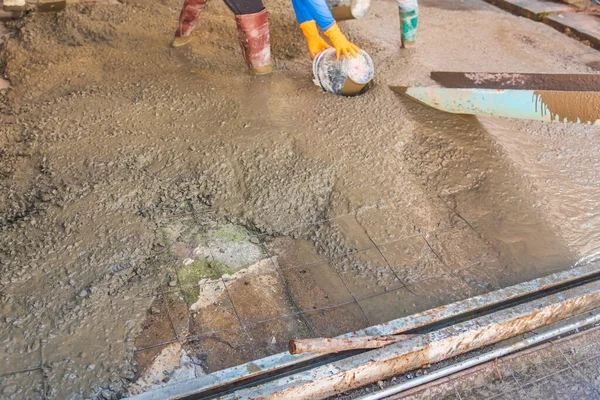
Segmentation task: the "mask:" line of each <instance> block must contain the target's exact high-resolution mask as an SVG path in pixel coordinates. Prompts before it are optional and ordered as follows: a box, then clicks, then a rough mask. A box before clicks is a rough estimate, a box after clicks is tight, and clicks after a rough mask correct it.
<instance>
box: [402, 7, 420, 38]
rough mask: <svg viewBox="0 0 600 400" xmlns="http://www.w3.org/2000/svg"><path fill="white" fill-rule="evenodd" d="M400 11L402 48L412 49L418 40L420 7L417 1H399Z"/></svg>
mask: <svg viewBox="0 0 600 400" xmlns="http://www.w3.org/2000/svg"><path fill="white" fill-rule="evenodd" d="M398 9H399V11H400V36H401V38H402V47H410V46H413V45H414V44H415V41H416V40H417V22H418V18H419V5H418V3H417V0H398Z"/></svg>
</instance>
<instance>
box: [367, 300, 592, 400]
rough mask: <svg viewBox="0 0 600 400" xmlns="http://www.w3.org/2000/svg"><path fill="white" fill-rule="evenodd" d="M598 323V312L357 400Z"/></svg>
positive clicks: (386, 393) (405, 387)
mask: <svg viewBox="0 0 600 400" xmlns="http://www.w3.org/2000/svg"><path fill="white" fill-rule="evenodd" d="M598 322H600V311H595V312H594V313H593V314H592V315H590V316H589V317H587V318H585V319H583V320H580V321H575V322H573V323H570V324H568V325H565V326H561V327H558V328H555V329H552V330H550V331H548V332H544V333H540V334H537V335H535V336H532V337H529V338H527V339H524V340H521V341H519V342H517V343H514V344H512V345H509V346H504V347H501V348H499V349H496V350H492V351H490V352H488V353H485V354H482V355H480V356H477V357H473V358H470V359H468V360H465V361H461V362H459V363H457V364H454V365H452V366H450V367H446V368H442V369H439V370H437V371H434V372H430V373H429V374H427V375H421V376H419V377H417V378H413V379H412V380H410V381H406V382H403V383H401V384H399V385H395V386H392V387H390V388H387V389H385V390H382V391H380V392H376V393H373V394H370V395H368V396H363V397H361V398H359V399H358V400H379V399H385V398H386V397H389V396H393V395H395V394H398V393H401V392H404V391H406V390H409V389H412V388H415V387H417V386H421V385H424V384H426V383H429V382H433V381H436V380H438V379H441V378H445V377H447V376H449V375H452V374H455V373H458V372H461V371H464V370H466V369H468V368H472V367H475V366H477V365H480V364H483V363H485V362H488V361H492V360H495V359H497V358H500V357H502V356H505V355H507V354H510V353H514V352H517V351H519V350H523V349H526V348H527V347H530V346H533V345H536V344H538V343H542V342H545V341H547V340H550V339H553V338H555V337H558V336H560V335H564V334H565V333H569V332H571V331H575V330H577V329H579V328H583V327H585V326H588V325H593V324H596V323H598Z"/></svg>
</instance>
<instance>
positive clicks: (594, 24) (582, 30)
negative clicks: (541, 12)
mask: <svg viewBox="0 0 600 400" xmlns="http://www.w3.org/2000/svg"><path fill="white" fill-rule="evenodd" d="M543 21H544V23H545V24H548V25H550V26H551V27H553V28H554V29H557V30H559V31H561V32H564V33H567V34H572V35H575V36H576V37H577V38H579V39H580V40H587V41H589V42H590V46H592V47H594V48H596V49H600V17H598V16H594V15H590V14H584V13H572V14H561V15H552V16H548V17H545V18H544V19H543Z"/></svg>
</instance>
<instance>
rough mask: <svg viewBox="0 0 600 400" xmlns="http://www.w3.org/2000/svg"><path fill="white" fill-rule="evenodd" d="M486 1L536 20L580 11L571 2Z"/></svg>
mask: <svg viewBox="0 0 600 400" xmlns="http://www.w3.org/2000/svg"><path fill="white" fill-rule="evenodd" d="M485 1H486V2H488V3H490V4H493V5H495V6H496V7H500V8H502V9H504V10H507V11H510V12H511V13H513V14H516V15H520V16H522V17H526V18H529V19H533V20H536V21H541V20H542V19H544V17H547V16H549V15H554V14H563V13H573V12H578V11H579V9H578V8H577V7H574V6H572V5H570V4H564V3H558V2H553V1H544V0H485Z"/></svg>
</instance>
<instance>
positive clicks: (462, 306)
mask: <svg viewBox="0 0 600 400" xmlns="http://www.w3.org/2000/svg"><path fill="white" fill-rule="evenodd" d="M599 277H600V268H599V266H598V265H597V264H594V263H590V264H585V265H581V266H576V267H574V268H572V269H569V270H567V271H563V272H559V273H556V274H552V275H550V276H547V277H543V278H538V279H535V280H532V281H529V282H524V283H521V284H518V285H515V286H511V287H508V288H504V289H500V290H498V291H494V292H491V293H487V294H484V295H480V296H476V297H473V298H469V299H466V300H463V301H459V302H456V303H452V304H448V305H444V306H441V307H436V308H434V309H431V310H427V311H424V312H421V313H417V314H414V315H411V316H407V317H404V318H400V319H397V320H394V321H390V322H387V323H384V324H380V325H376V326H372V327H369V328H366V329H364V330H361V331H358V332H353V333H349V334H346V335H343V336H342V337H352V336H359V335H360V336H364V335H372V336H378V335H383V336H385V335H394V334H399V333H403V332H418V333H423V332H431V331H435V330H436V329H440V328H441V327H445V326H449V325H452V324H454V323H456V322H460V321H462V320H466V319H469V318H473V317H476V316H479V315H483V314H486V313H488V314H489V313H491V312H493V311H497V310H499V309H502V308H506V307H509V306H511V305H514V304H515V303H519V302H524V301H528V300H531V299H534V298H537V297H540V296H542V295H543V294H548V293H550V292H556V291H559V290H561V289H565V288H568V287H571V286H576V285H580V284H583V283H584V282H587V281H590V280H593V279H597V278H599ZM354 355H356V353H350V354H342V355H334V356H332V355H329V356H324V357H323V356H322V355H319V354H304V355H300V356H292V355H290V354H289V353H280V354H276V355H273V356H270V357H266V358H263V359H260V360H256V361H253V362H250V363H247V364H243V365H239V366H236V367H233V368H229V369H226V370H223V371H218V372H215V373H212V374H209V375H205V376H202V377H199V378H196V379H193V380H190V381H186V382H182V383H179V384H176V385H172V386H167V387H163V388H160V389H156V390H152V391H149V392H146V393H143V394H140V395H137V396H134V397H133V398H132V399H136V400H149V399H167V398H186V397H189V398H214V397H217V396H221V395H225V394H227V393H231V392H233V391H235V390H239V389H242V388H243V387H249V386H256V385H258V384H261V383H264V382H267V381H272V380H275V379H278V378H281V377H282V376H289V375H292V374H294V373H297V372H298V371H302V370H307V369H312V368H315V367H318V366H319V365H322V364H326V363H332V362H336V361H339V360H340V359H342V358H349V357H351V356H354Z"/></svg>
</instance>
